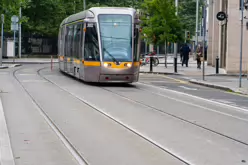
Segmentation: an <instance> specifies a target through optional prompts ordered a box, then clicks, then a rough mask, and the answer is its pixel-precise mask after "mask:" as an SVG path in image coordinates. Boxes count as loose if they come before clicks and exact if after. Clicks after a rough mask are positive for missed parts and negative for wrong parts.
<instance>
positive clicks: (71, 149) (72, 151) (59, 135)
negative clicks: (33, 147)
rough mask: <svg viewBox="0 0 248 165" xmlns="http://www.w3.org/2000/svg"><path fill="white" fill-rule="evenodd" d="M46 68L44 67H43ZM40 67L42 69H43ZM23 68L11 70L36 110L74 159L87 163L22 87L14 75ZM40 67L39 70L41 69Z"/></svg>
mask: <svg viewBox="0 0 248 165" xmlns="http://www.w3.org/2000/svg"><path fill="white" fill-rule="evenodd" d="M44 68H46V67H44ZM44 68H42V69H44ZM23 69H24V68H19V69H16V70H14V71H13V72H12V75H13V77H14V79H15V80H16V81H17V82H18V83H19V85H20V86H21V88H22V89H23V90H24V91H25V92H26V93H27V95H28V96H29V97H30V99H31V100H32V102H33V104H34V105H35V106H36V108H37V110H38V111H39V112H40V114H41V115H42V116H43V118H44V119H45V121H46V122H47V124H48V125H49V126H50V127H51V128H52V130H53V131H54V132H55V133H56V135H57V136H58V138H59V139H60V140H61V141H62V142H63V144H64V145H65V147H66V148H67V149H68V151H69V152H70V153H71V154H72V156H73V157H74V158H75V159H76V161H77V162H78V164H79V165H88V163H87V161H86V160H85V159H84V158H83V157H82V155H81V154H80V153H79V152H78V149H77V148H76V147H75V146H74V145H73V144H72V143H70V141H69V139H68V138H67V137H66V136H65V134H64V133H63V132H62V131H61V130H60V129H59V128H58V127H57V126H56V124H55V123H54V122H53V121H52V119H51V118H50V117H49V116H48V115H47V113H46V112H45V111H44V110H43V109H42V107H41V106H40V105H39V103H38V102H37V101H36V100H35V99H34V97H33V96H32V95H31V94H30V92H29V91H28V90H27V89H26V88H25V87H24V85H23V84H22V82H21V81H20V80H19V79H18V77H17V76H16V73H17V72H18V71H20V70H23ZM42 69H40V70H42Z"/></svg>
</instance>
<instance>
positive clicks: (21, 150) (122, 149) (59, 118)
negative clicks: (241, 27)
mask: <svg viewBox="0 0 248 165" xmlns="http://www.w3.org/2000/svg"><path fill="white" fill-rule="evenodd" d="M0 80H1V81H0V91H1V95H0V96H1V100H2V104H3V111H4V114H5V119H6V122H7V128H8V131H9V137H10V142H11V147H12V151H13V158H14V161H15V164H16V165H29V164H32V165H51V164H53V165H57V164H58V165H69V164H70V165H74V164H75V165H76V164H80V165H82V164H89V165H103V164H104V165H105V164H106V165H117V164H118V165H131V164H135V165H154V164H156V165H159V164H161V165H165V164H169V165H184V164H188V165H208V164H209V165H243V164H247V161H248V159H247V158H248V133H247V128H248V108H247V107H248V101H247V99H248V98H247V97H244V96H239V95H233V94H230V93H225V92H222V91H219V90H214V89H209V88H205V87H200V86H197V85H191V84H188V83H187V82H185V81H183V80H178V79H175V78H174V77H166V76H156V75H146V74H141V75H140V81H139V82H138V83H133V84H131V85H123V84H122V85H106V84H105V85H96V84H87V83H83V82H81V81H78V80H76V79H74V78H72V77H69V76H66V75H64V74H62V73H60V72H59V70H58V68H57V66H55V68H54V70H53V71H51V70H50V68H49V66H48V65H46V64H44V65H43V64H39V65H33V64H32V65H24V66H22V67H18V68H10V69H7V70H0ZM0 136H1V135H0ZM0 159H2V160H3V159H4V158H3V157H0Z"/></svg>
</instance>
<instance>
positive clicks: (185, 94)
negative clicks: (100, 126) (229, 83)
mask: <svg viewBox="0 0 248 165" xmlns="http://www.w3.org/2000/svg"><path fill="white" fill-rule="evenodd" d="M137 84H140V85H145V86H149V87H152V88H157V89H162V90H165V91H168V92H171V93H176V94H180V95H184V96H188V97H192V98H195V99H198V100H202V101H206V102H209V103H212V104H216V105H219V106H221V107H223V108H224V107H228V108H232V109H235V110H237V111H241V112H248V109H244V108H240V107H236V106H232V105H228V104H224V103H220V102H217V101H213V100H209V99H204V98H202V97H198V96H194V95H191V94H187V93H183V92H178V91H174V90H171V89H166V88H160V87H157V86H154V85H150V84H145V83H140V82H137ZM166 97H168V96H166ZM168 98H171V99H175V98H172V97H168ZM176 100H178V101H181V102H183V101H182V100H179V99H176ZM185 103H186V104H189V103H188V102H185ZM192 105H195V104H192Z"/></svg>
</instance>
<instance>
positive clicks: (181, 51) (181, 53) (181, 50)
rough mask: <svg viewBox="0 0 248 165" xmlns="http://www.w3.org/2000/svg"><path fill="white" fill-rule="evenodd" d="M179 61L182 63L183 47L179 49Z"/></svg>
mask: <svg viewBox="0 0 248 165" xmlns="http://www.w3.org/2000/svg"><path fill="white" fill-rule="evenodd" d="M180 60H181V62H183V46H181V47H180Z"/></svg>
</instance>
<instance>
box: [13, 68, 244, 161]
mask: <svg viewBox="0 0 248 165" xmlns="http://www.w3.org/2000/svg"><path fill="white" fill-rule="evenodd" d="M45 68H47V67H44V68H41V69H39V70H37V74H38V75H39V77H41V78H43V79H44V80H46V81H48V82H50V83H51V84H53V85H54V86H56V87H58V88H60V89H61V90H62V91H64V92H66V93H68V94H69V95H71V96H73V97H74V98H75V99H77V100H79V101H80V102H82V103H83V104H85V105H87V106H88V107H90V108H92V109H93V110H95V111H97V112H99V113H100V114H102V115H104V116H106V117H107V118H109V119H110V120H112V121H114V122H115V123H117V124H119V125H120V126H122V127H124V128H126V129H127V130H129V131H130V132H132V133H134V134H136V135H137V136H139V137H140V138H142V139H144V140H146V141H147V142H149V143H151V144H152V145H154V146H156V147H158V148H159V149H161V150H162V151H164V152H165V153H167V154H169V155H171V156H173V157H174V158H176V159H178V160H179V161H180V162H183V163H184V164H187V165H193V163H192V162H190V161H189V160H187V159H185V158H184V157H181V156H180V155H179V154H177V153H175V152H174V151H172V150H170V149H168V148H166V147H165V146H163V145H161V144H160V143H158V142H156V141H154V140H153V139H152V138H150V137H148V136H147V135H144V134H142V132H139V131H138V130H136V129H134V128H133V127H132V126H130V125H128V124H126V123H123V122H122V121H121V120H120V119H118V118H116V117H114V116H111V115H110V114H109V113H107V112H105V111H104V110H103V109H101V108H100V107H97V106H96V105H94V104H93V103H91V102H88V101H87V100H86V99H84V98H83V97H82V96H79V95H77V94H75V93H73V92H71V91H69V90H68V89H66V88H64V87H62V86H61V85H59V84H57V83H56V82H54V81H52V80H50V79H48V78H47V77H45V76H44V75H42V73H41V71H42V70H44V69H45ZM15 72H16V71H15ZM15 72H13V75H14V77H15V78H16V79H17V81H18V82H19V83H20V84H21V86H22V87H23V88H24V89H25V87H24V86H23V85H22V83H21V82H20V81H19V80H18V78H17V77H16V75H15ZM74 79H76V78H74ZM99 88H101V89H103V90H105V91H107V92H110V93H112V94H115V95H117V96H119V97H121V98H123V99H126V100H128V101H130V102H133V103H135V104H139V105H142V106H145V107H147V108H149V109H151V110H154V111H157V112H160V113H163V114H166V115H167V116H171V117H173V118H176V119H178V120H180V121H183V122H185V123H188V124H191V125H194V126H196V127H198V128H201V129H204V130H206V131H208V132H211V133H214V134H217V135H219V136H221V137H225V138H227V139H230V140H232V141H235V142H237V143H240V144H242V145H246V146H248V144H247V143H246V142H243V141H240V140H238V139H235V138H232V137H230V136H227V135H225V134H222V133H220V132H218V131H214V130H211V129H209V128H207V127H204V126H201V125H199V124H197V123H194V122H192V121H190V120H186V119H184V118H182V117H178V116H176V115H174V114H171V113H168V112H165V111H163V110H161V109H158V108H156V107H154V106H150V105H147V104H144V103H142V102H140V101H137V100H133V99H131V98H129V97H126V96H124V95H121V94H119V93H116V92H114V91H111V90H109V89H107V88H105V87H99ZM137 89H138V88H137ZM139 90H142V89H139ZM25 91H26V92H27V93H28V91H27V90H26V89H25ZM29 95H30V94H29ZM30 97H32V96H30ZM32 100H34V98H32ZM34 102H35V100H34ZM36 104H38V103H36ZM37 106H38V107H39V105H37ZM40 110H41V111H42V109H40ZM43 113H44V115H46V113H45V112H43ZM46 116H47V115H46ZM46 116H45V117H46ZM47 118H48V119H49V117H48V116H47ZM50 121H51V120H50ZM53 124H54V123H53ZM54 125H55V124H54ZM55 127H56V126H55ZM57 129H58V128H57ZM58 130H59V129H58ZM60 132H61V131H60ZM61 134H62V135H63V133H62V132H61ZM64 137H65V136H64ZM65 139H66V137H65ZM67 141H68V140H67ZM68 143H69V141H68ZM69 144H70V143H69ZM72 148H73V149H74V150H76V151H77V149H76V148H75V147H73V146H72ZM76 153H77V152H76ZM79 156H80V155H79ZM81 159H82V160H84V159H83V158H82V157H81ZM85 164H86V162H85Z"/></svg>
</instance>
